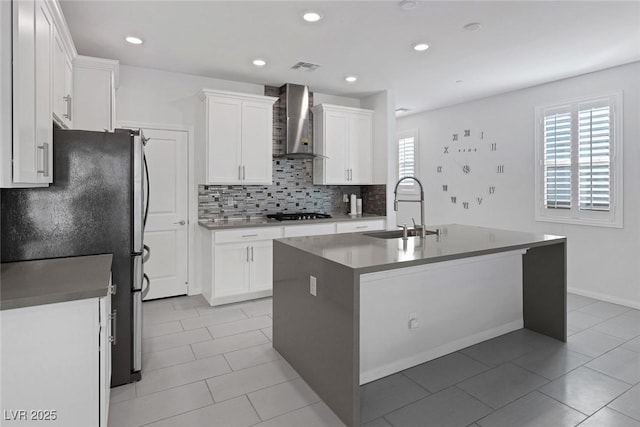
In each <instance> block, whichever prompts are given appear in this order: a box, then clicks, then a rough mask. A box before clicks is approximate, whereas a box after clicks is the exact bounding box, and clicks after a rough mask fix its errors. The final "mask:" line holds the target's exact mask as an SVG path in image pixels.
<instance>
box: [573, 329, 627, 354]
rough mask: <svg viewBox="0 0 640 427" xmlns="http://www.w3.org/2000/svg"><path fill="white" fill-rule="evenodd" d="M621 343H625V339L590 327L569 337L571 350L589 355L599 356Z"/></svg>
mask: <svg viewBox="0 0 640 427" xmlns="http://www.w3.org/2000/svg"><path fill="white" fill-rule="evenodd" d="M621 344H624V340H621V339H620V338H616V337H612V336H611V335H607V334H603V333H600V332H595V331H592V330H590V329H587V330H586V331H582V332H578V333H577V334H574V335H571V336H570V337H569V338H568V339H567V348H568V349H569V350H571V351H575V352H577V353H581V354H584V355H585V356H589V357H598V356H600V355H602V354H604V353H606V352H607V351H609V350H611V349H613V348H615V347H618V346H619V345H621Z"/></svg>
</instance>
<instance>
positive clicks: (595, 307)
mask: <svg viewBox="0 0 640 427" xmlns="http://www.w3.org/2000/svg"><path fill="white" fill-rule="evenodd" d="M578 311H581V312H583V313H587V314H591V315H593V316H596V317H600V318H602V319H611V318H612V317H616V316H619V315H621V314H622V313H624V312H625V311H629V307H625V306H624V305H618V304H611V303H610V302H604V301H598V302H596V303H594V304H589V305H587V306H586V307H582V308H580V309H579V310H578Z"/></svg>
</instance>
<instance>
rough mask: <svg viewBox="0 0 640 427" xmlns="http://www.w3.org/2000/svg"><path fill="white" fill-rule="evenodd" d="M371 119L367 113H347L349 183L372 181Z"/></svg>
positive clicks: (367, 182)
mask: <svg viewBox="0 0 640 427" xmlns="http://www.w3.org/2000/svg"><path fill="white" fill-rule="evenodd" d="M371 128H372V120H371V115H369V114H360V113H350V114H349V155H348V159H349V168H350V171H349V176H350V184H371V183H372V182H373V140H372V135H371Z"/></svg>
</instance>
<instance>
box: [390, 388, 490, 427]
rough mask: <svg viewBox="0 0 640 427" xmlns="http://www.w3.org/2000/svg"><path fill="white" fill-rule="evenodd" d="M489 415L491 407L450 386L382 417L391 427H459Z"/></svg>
mask: <svg viewBox="0 0 640 427" xmlns="http://www.w3.org/2000/svg"><path fill="white" fill-rule="evenodd" d="M490 412H491V408H489V407H488V406H486V405H484V404H482V403H481V402H479V401H478V400H476V399H474V398H473V397H471V396H469V395H468V394H467V393H465V392H464V391H462V390H460V389H458V388H456V387H451V388H448V389H446V390H443V391H440V392H438V393H435V394H432V395H431V396H428V397H425V398H424V399H421V400H419V401H417V402H415V403H412V404H410V405H408V406H405V407H404V408H401V409H398V410H397V411H394V412H392V413H391V414H389V415H386V416H385V418H386V419H387V420H389V422H391V424H393V426H394V427H425V426H438V427H460V426H466V425H469V424H471V423H473V422H474V421H475V420H477V419H479V418H482V417H484V416H485V415H487V414H488V413H490Z"/></svg>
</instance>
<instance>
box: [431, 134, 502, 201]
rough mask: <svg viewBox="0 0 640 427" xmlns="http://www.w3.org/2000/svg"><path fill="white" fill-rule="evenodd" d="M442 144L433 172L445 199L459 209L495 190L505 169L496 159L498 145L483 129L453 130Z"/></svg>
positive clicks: (491, 194) (481, 199) (485, 199)
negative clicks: (436, 176) (439, 158)
mask: <svg viewBox="0 0 640 427" xmlns="http://www.w3.org/2000/svg"><path fill="white" fill-rule="evenodd" d="M450 135H451V136H450V137H449V138H448V139H449V140H448V141H447V142H446V143H445V144H444V145H443V146H442V155H441V159H442V162H441V163H440V164H438V165H437V166H436V174H437V175H438V177H439V178H440V180H441V182H442V184H441V185H442V193H443V195H444V196H445V198H446V201H447V202H448V203H450V204H452V205H454V206H460V208H461V209H464V210H471V209H472V208H478V207H481V206H483V205H484V202H485V201H487V200H490V199H491V198H492V197H494V195H495V194H496V191H497V190H496V188H497V185H496V184H497V183H498V182H499V181H500V179H501V177H502V176H504V174H505V173H506V169H505V165H504V164H503V163H501V162H500V161H499V156H498V148H499V145H498V143H497V142H496V141H495V140H492V139H491V138H490V137H489V135H488V134H487V133H486V132H485V131H484V130H480V131H475V130H473V129H463V130H462V131H457V132H452V133H451V134H450Z"/></svg>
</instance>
